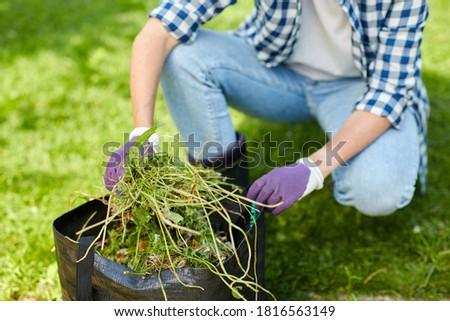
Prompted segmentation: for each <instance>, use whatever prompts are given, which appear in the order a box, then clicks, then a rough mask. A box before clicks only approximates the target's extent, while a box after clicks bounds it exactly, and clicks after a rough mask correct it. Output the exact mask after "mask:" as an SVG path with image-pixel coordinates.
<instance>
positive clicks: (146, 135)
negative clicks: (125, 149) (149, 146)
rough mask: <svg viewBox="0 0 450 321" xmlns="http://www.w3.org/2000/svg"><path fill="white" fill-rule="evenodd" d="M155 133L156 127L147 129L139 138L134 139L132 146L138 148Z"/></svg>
mask: <svg viewBox="0 0 450 321" xmlns="http://www.w3.org/2000/svg"><path fill="white" fill-rule="evenodd" d="M155 131H156V125H154V126H153V127H152V128H150V129H148V130H147V131H146V132H144V133H143V134H142V135H141V136H139V137H138V139H136V141H135V142H134V144H133V146H135V147H140V146H142V145H144V143H145V142H146V141H147V140H148V139H149V138H150V136H152V134H153V133H154V132H155Z"/></svg>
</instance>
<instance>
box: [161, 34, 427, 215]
mask: <svg viewBox="0 0 450 321" xmlns="http://www.w3.org/2000/svg"><path fill="white" fill-rule="evenodd" d="M161 84H162V87H163V91H164V96H165V99H166V102H167V104H168V107H169V110H170V113H171V115H172V117H173V119H174V121H175V124H176V126H177V128H178V130H179V132H180V134H181V136H183V137H185V138H186V137H189V135H191V134H194V136H195V140H196V141H200V143H204V142H206V141H210V140H214V141H217V142H219V143H220V144H221V145H222V146H230V144H232V143H233V142H234V141H235V140H236V136H235V129H234V128H233V124H232V121H231V117H230V114H229V110H228V104H230V105H232V106H233V107H235V108H238V109H239V110H241V111H243V112H244V113H246V114H248V115H251V116H255V117H260V118H264V119H268V120H272V121H279V122H293V121H295V122H301V121H304V120H307V119H309V118H311V117H312V118H315V119H316V120H317V121H318V122H319V124H320V126H321V127H322V129H323V130H324V131H325V132H327V133H332V134H335V133H336V132H337V130H338V129H339V128H340V127H341V126H342V124H343V123H344V122H345V120H346V119H347V118H348V117H349V116H350V114H351V113H352V109H353V105H354V103H355V101H356V100H357V99H358V98H359V97H360V96H361V95H362V94H363V93H364V92H365V89H366V83H365V81H364V80H363V79H360V78H348V79H341V80H335V81H313V80H311V79H309V78H307V77H305V76H302V75H300V74H298V73H295V72H294V71H292V70H291V69H289V68H288V67H287V66H284V65H282V66H278V67H275V68H270V69H269V68H266V67H264V66H263V65H261V64H260V62H259V61H258V60H257V58H256V56H255V52H254V49H253V48H252V47H251V46H249V45H248V44H247V43H246V42H245V41H244V40H243V39H241V38H239V37H236V36H234V35H232V34H230V33H222V32H214V31H207V30H201V31H200V33H199V35H198V38H197V40H196V41H195V42H194V43H193V44H192V45H179V46H177V47H176V48H175V49H174V50H173V51H172V52H171V54H170V55H169V57H168V58H167V61H166V64H165V66H164V69H163V73H162V78H161ZM417 133H418V129H417V125H416V122H415V119H414V117H413V115H412V113H410V112H409V111H406V114H405V117H404V120H403V123H402V125H401V129H400V130H396V129H392V128H391V129H388V130H387V131H386V132H385V133H384V134H383V135H382V136H380V137H379V138H378V139H377V140H376V141H375V142H373V143H372V144H371V145H369V146H368V147H367V148H366V149H365V150H363V151H362V152H361V153H359V154H358V155H357V156H355V157H354V158H353V159H352V160H350V161H349V162H348V164H347V166H342V167H340V168H339V169H337V170H335V171H334V173H333V175H332V176H333V182H334V188H333V192H334V197H335V199H336V201H337V202H338V203H340V204H343V205H349V206H353V207H355V208H357V209H358V210H359V211H360V212H362V213H364V214H366V215H371V216H377V215H387V214H390V213H393V212H394V211H395V210H397V209H399V208H402V207H404V206H406V205H407V204H408V203H410V201H411V199H412V198H413V195H414V190H415V183H416V178H417V172H418V166H419V148H418V134H417ZM197 152H199V151H198V150H197Z"/></svg>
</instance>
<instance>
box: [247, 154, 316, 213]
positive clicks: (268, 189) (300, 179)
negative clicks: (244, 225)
mask: <svg viewBox="0 0 450 321" xmlns="http://www.w3.org/2000/svg"><path fill="white" fill-rule="evenodd" d="M323 180H324V179H323V175H322V172H321V171H320V169H319V167H317V166H314V163H313V162H312V161H310V160H308V159H307V158H303V159H300V160H299V161H297V163H295V164H291V165H288V166H283V167H278V168H275V169H273V170H272V171H270V172H269V173H268V174H266V175H264V176H262V177H260V178H259V179H257V180H256V181H255V182H254V183H253V184H252V186H250V189H249V190H248V193H247V197H248V198H250V199H252V200H255V201H257V202H259V203H263V204H267V205H275V204H277V203H279V202H280V201H283V204H281V205H279V206H277V207H275V208H272V209H270V211H271V212H272V213H273V214H275V215H277V214H280V213H281V212H283V211H285V210H286V209H288V208H289V207H291V206H292V204H293V203H294V202H295V201H297V200H300V199H302V198H303V197H305V196H306V195H308V194H309V193H311V192H312V191H314V190H316V189H321V188H322V187H323Z"/></svg>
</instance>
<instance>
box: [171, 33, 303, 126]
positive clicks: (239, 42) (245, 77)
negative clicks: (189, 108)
mask: <svg viewBox="0 0 450 321" xmlns="http://www.w3.org/2000/svg"><path fill="white" fill-rule="evenodd" d="M173 54H175V55H182V56H183V58H182V59H181V60H184V61H186V63H187V64H188V66H187V68H189V67H192V68H193V70H199V71H200V73H201V74H202V76H201V77H204V79H203V80H204V82H205V84H206V85H207V86H209V87H210V89H211V91H212V92H214V93H217V90H219V91H220V92H221V93H222V94H223V95H224V97H225V99H226V101H227V102H228V103H229V104H230V105H232V106H233V107H235V108H237V109H239V110H241V111H242V112H244V113H247V114H250V115H253V116H256V117H260V118H265V119H268V120H272V121H285V122H291V121H301V120H304V119H307V118H308V117H309V116H310V115H309V110H308V107H307V103H306V99H305V95H304V91H303V84H302V78H301V76H300V75H298V74H296V73H294V72H293V71H292V70H290V69H289V68H287V67H285V66H279V67H275V68H266V67H265V66H263V65H262V64H261V63H260V61H259V60H258V59H257V58H256V53H255V51H254V49H253V47H252V46H250V45H249V44H248V43H247V42H246V41H245V40H244V39H242V38H240V37H237V36H235V35H233V34H231V33H224V32H216V31H210V30H201V31H200V32H199V34H198V38H197V39H196V40H195V42H194V43H193V44H192V45H189V46H187V45H180V46H178V47H177V48H175V50H174V52H173ZM173 54H172V55H173Z"/></svg>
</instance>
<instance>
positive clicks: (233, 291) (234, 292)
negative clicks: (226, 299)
mask: <svg viewBox="0 0 450 321" xmlns="http://www.w3.org/2000/svg"><path fill="white" fill-rule="evenodd" d="M240 290H242V286H235V287H233V288H232V289H231V295H232V296H233V298H235V299H236V300H242V299H243V298H244V296H243V295H242V294H241V293H240V292H239V291H240Z"/></svg>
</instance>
